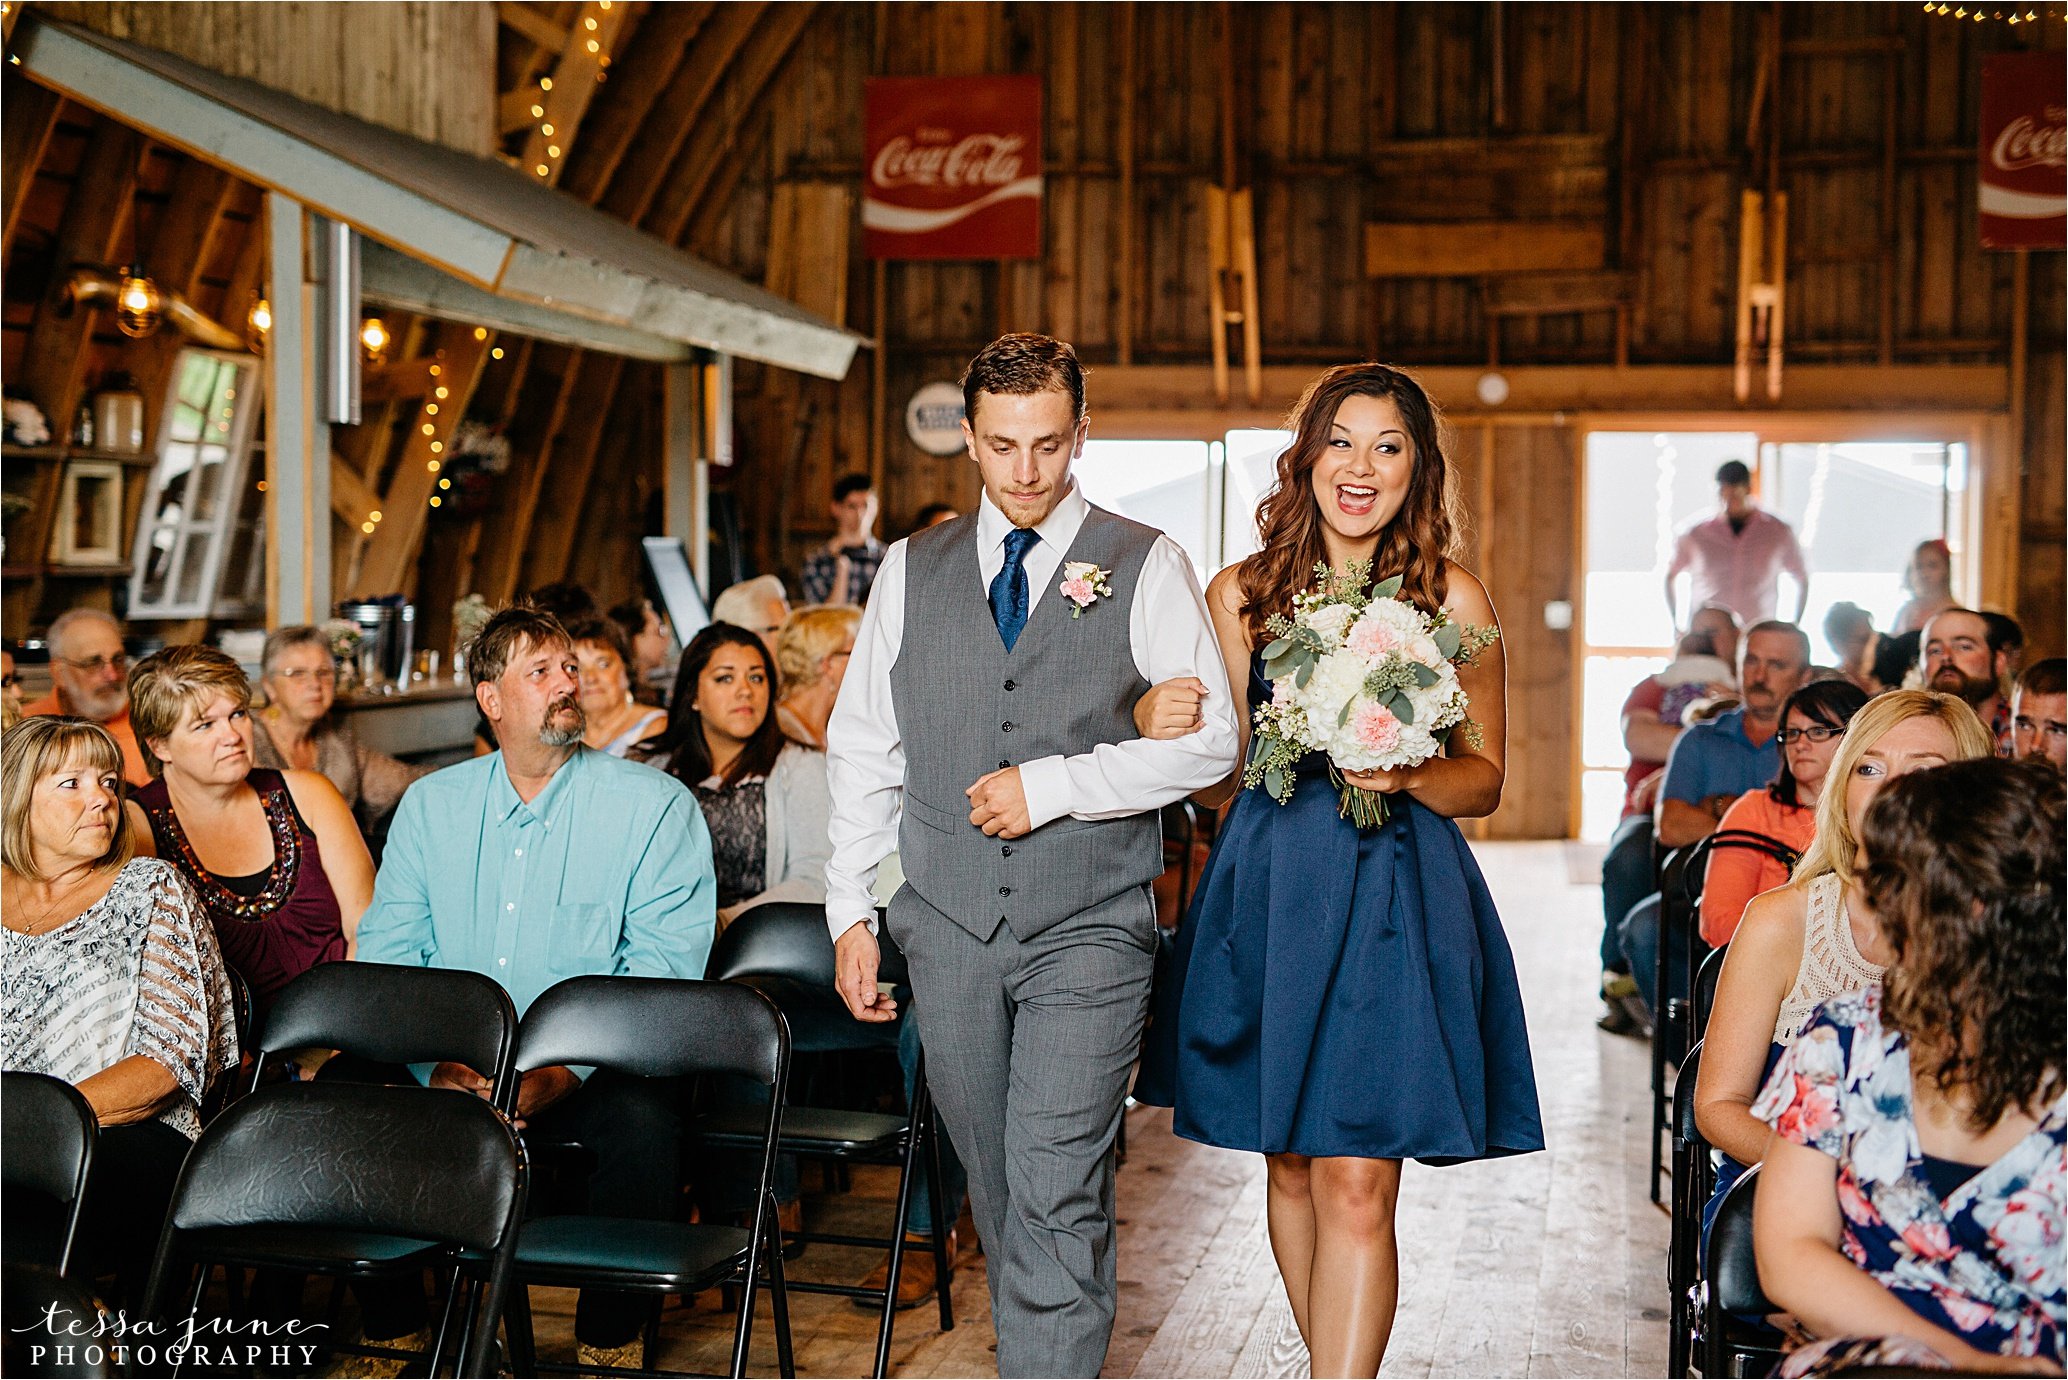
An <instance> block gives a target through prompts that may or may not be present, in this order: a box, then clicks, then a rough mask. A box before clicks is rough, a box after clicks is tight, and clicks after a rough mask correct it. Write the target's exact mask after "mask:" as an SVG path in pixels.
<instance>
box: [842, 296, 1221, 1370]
mask: <svg viewBox="0 0 2068 1380" xmlns="http://www.w3.org/2000/svg"><path fill="white" fill-rule="evenodd" d="M962 393H963V403H964V409H965V419H964V422H963V435H964V438H965V440H966V442H967V445H968V447H969V453H970V457H971V458H972V459H973V460H975V461H976V463H977V467H978V469H979V471H980V472H981V474H982V477H983V485H984V496H983V501H982V503H981V505H980V506H979V509H978V511H977V512H975V513H973V514H970V515H968V516H965V517H960V518H957V519H955V520H953V521H951V522H946V523H943V524H941V525H940V526H937V527H932V528H928V529H926V530H924V531H921V532H918V533H915V534H914V535H913V536H911V537H910V538H908V539H906V540H905V541H901V542H899V543H897V544H896V545H895V546H892V547H891V548H890V550H889V551H888V552H887V553H886V555H885V558H884V562H883V566H882V569H881V570H880V571H879V572H878V574H877V577H876V586H875V592H874V595H873V597H872V598H871V599H870V601H869V607H868V610H867V612H866V613H865V614H864V615H863V618H862V626H861V631H860V633H859V635H858V636H857V638H856V641H855V649H854V654H853V658H852V660H851V661H850V662H849V664H848V671H847V677H846V680H845V681H844V682H843V684H842V686H841V691H840V698H839V700H838V702H837V703H836V704H835V706H834V709H833V716H832V720H831V723H830V724H829V726H828V729H827V757H828V768H829V776H830V778H831V785H832V793H833V821H832V830H831V832H832V842H833V859H832V862H831V863H830V864H829V865H828V867H827V869H826V882H827V902H826V915H827V922H828V924H829V926H830V928H831V930H832V932H833V936H834V942H835V951H836V954H837V958H838V963H839V974H840V976H839V986H840V994H841V997H842V998H843V999H844V1000H845V1001H846V1003H847V1005H848V1008H849V1009H850V1010H851V1011H852V1012H853V1013H854V1015H855V1017H856V1019H858V1020H863V1021H889V1020H894V1019H896V1015H897V1013H896V1010H895V1004H894V1003H893V1002H892V1001H891V1000H890V999H889V998H888V997H886V996H882V995H879V994H878V992H877V986H876V971H877V962H878V954H879V950H878V947H877V942H876V936H875V925H876V911H875V905H874V902H873V901H872V900H871V897H870V885H871V883H872V881H873V879H874V876H875V872H876V867H877V864H878V863H879V862H880V861H881V860H882V859H883V858H884V857H885V856H887V855H888V854H889V853H890V852H891V851H892V850H893V849H896V850H898V851H899V854H900V858H901V861H902V863H903V866H904V872H905V885H904V886H903V887H902V888H901V889H900V890H899V891H898V893H897V895H896V896H895V897H893V898H892V900H891V904H890V912H889V922H888V923H889V926H890V929H891V932H892V935H893V937H894V938H895V939H896V940H897V942H898V944H899V946H900V947H901V948H903V950H904V952H905V956H906V958H907V960H908V962H909V964H910V969H911V980H912V992H913V1002H914V1011H913V1016H914V1018H915V1019H917V1020H918V1021H919V1023H920V1024H919V1029H920V1034H921V1036H922V1037H923V1038H924V1039H925V1042H926V1047H927V1076H928V1081H929V1083H930V1084H931V1086H932V1089H933V1093H934V1097H935V1100H936V1101H937V1102H938V1103H939V1106H940V1109H941V1119H942V1121H943V1123H944V1124H945V1125H946V1127H947V1128H948V1131H949V1134H950V1136H951V1137H952V1138H953V1140H954V1142H955V1149H956V1152H957V1153H958V1155H960V1157H961V1159H962V1161H963V1164H964V1165H965V1166H966V1167H967V1169H968V1171H969V1188H970V1198H971V1207H972V1210H973V1211H974V1213H975V1215H976V1220H977V1228H978V1231H979V1233H980V1234H981V1235H982V1237H983V1239H984V1247H985V1252H986V1255H987V1257H988V1263H989V1267H990V1279H991V1305H992V1317H993V1320H994V1322H995V1323H996V1326H997V1332H998V1371H999V1374H1000V1375H1004V1376H1018V1375H1054V1376H1075V1375H1082V1376H1094V1375H1097V1374H1098V1372H1099V1368H1100V1366H1101V1365H1102V1364H1103V1362H1104V1360H1105V1355H1106V1346H1107V1343H1108V1341H1109V1340H1110V1338H1111V1336H1112V1329H1113V1313H1114V1305H1115V1301H1116V1297H1117V1287H1116V1283H1115V1280H1116V1275H1115V1266H1114V1223H1113V1155H1112V1150H1113V1141H1114V1135H1115V1133H1116V1131H1117V1130H1118V1128H1119V1124H1120V1115H1121V1108H1122V1105H1123V1102H1124V1100H1125V1096H1126V1089H1127V1077H1128V1072H1129V1069H1130V1068H1131V1066H1132V1064H1133V1062H1134V1058H1135V1055H1136V1052H1137V1050H1138V1048H1139V1046H1140V1043H1141V1033H1142V1022H1143V1019H1144V1017H1145V1015H1146V1011H1147V1003H1148V996H1149V977H1150V970H1151V960H1152V955H1153V953H1154V951H1155V944H1156V916H1155V907H1154V904H1153V902H1152V901H1151V899H1150V894H1149V883H1150V882H1151V881H1152V880H1153V879H1154V878H1155V877H1156V876H1157V875H1158V874H1159V873H1160V872H1161V871H1162V868H1163V844H1162V830H1161V826H1160V823H1159V819H1158V815H1157V811H1159V810H1160V809H1161V808H1162V807H1163V806H1164V805H1166V804H1168V803H1170V802H1171V801H1174V800H1179V799H1182V798H1183V797H1184V796H1186V795H1188V794H1190V793H1191V792H1193V791H1196V790H1199V789H1201V788H1203V787H1206V786H1209V785H1212V784H1214V783H1216V782H1218V781H1221V780H1222V779H1224V778H1225V777H1226V776H1227V774H1228V772H1229V771H1230V770H1232V769H1233V766H1234V762H1235V754H1236V741H1237V737H1236V726H1235V721H1234V714H1233V712H1232V709H1231V706H1230V697H1229V693H1228V684H1227V676H1226V673H1225V671H1224V669H1223V667H1222V663H1221V659H1220V654H1219V652H1218V650H1217V649H1216V646H1215V643H1214V637H1213V631H1212V628H1211V626H1210V625H1209V623H1208V621H1207V614H1206V606H1205V603H1204V601H1203V600H1202V599H1201V597H1200V593H1199V586H1198V583H1197V580H1196V578H1195V576H1194V575H1193V571H1192V565H1191V562H1190V560H1189V559H1188V558H1187V557H1186V555H1185V553H1184V552H1183V550H1182V549H1181V548H1179V547H1178V545H1177V544H1176V543H1175V542H1173V541H1171V540H1170V538H1168V537H1166V536H1164V535H1162V534H1161V533H1159V532H1157V531H1156V530H1155V529H1153V528H1148V527H1144V526H1141V525H1140V524H1138V523H1133V522H1129V521H1127V520H1126V519H1124V518H1120V517H1116V516H1114V515H1113V514H1111V513H1107V512H1105V511H1103V510H1101V509H1098V508H1094V507H1092V506H1091V505H1090V504H1089V503H1088V502H1086V501H1085V499H1084V496H1083V494H1082V493H1081V492H1080V491H1079V490H1078V488H1077V487H1076V485H1075V484H1074V483H1073V482H1072V480H1071V476H1070V467H1071V464H1072V462H1073V461H1075V460H1076V458H1077V457H1078V455H1079V454H1080V453H1081V452H1082V450H1083V447H1084V442H1085V438H1086V436H1087V435H1088V434H1089V431H1090V423H1089V420H1088V418H1087V417H1086V415H1085V408H1084V375H1083V370H1082V369H1081V367H1080V366H1079V365H1078V362H1077V356H1076V353H1075V352H1074V351H1073V350H1071V348H1070V347H1069V346H1068V345H1066V344H1064V343H1063V342H1061V341H1058V340H1052V339H1050V338H1048V337H1046V336H1039V335H1008V336H1004V337H1001V338H1000V339H998V340H996V341H993V342H992V343H991V344H990V345H988V346H986V347H985V349H984V350H983V352H982V353H980V354H979V355H978V356H977V357H976V358H975V359H974V360H973V361H971V363H970V366H969V370H968V372H967V373H965V374H964V375H963V380H962ZM908 628H909V629H911V630H913V631H914V633H915V637H914V640H913V642H912V643H911V645H910V646H909V647H908V646H907V645H906V631H907V629H908ZM1185 676H1191V677H1195V678H1197V680H1198V681H1199V682H1201V683H1202V684H1203V686H1204V687H1205V694H1204V699H1203V703H1202V706H1201V710H1200V713H1201V719H1202V727H1201V731H1199V732H1197V733H1194V734H1191V735H1189V736H1187V737H1184V738H1177V739H1171V740H1168V741H1151V740H1148V739H1143V738H1140V737H1138V736H1137V735H1136V732H1135V727H1134V721H1133V717H1132V710H1133V707H1134V704H1135V701H1136V700H1137V699H1138V698H1139V697H1140V696H1141V694H1142V693H1143V692H1144V691H1145V690H1147V689H1148V687H1149V686H1151V685H1154V684H1156V683H1158V682H1161V681H1164V680H1170V679H1173V678H1178V677H1185Z"/></svg>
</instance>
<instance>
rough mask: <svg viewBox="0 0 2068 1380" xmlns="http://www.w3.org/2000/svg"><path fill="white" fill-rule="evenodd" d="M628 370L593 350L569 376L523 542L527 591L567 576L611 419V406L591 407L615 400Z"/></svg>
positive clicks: (621, 360) (615, 357) (618, 359)
mask: <svg viewBox="0 0 2068 1380" xmlns="http://www.w3.org/2000/svg"><path fill="white" fill-rule="evenodd" d="M624 369H625V361H624V357H623V356H621V355H606V354H598V353H596V352H595V351H593V350H592V351H585V352H584V353H583V355H582V358H581V361H580V364H579V366H578V367H577V368H576V369H574V370H573V371H572V373H571V374H570V380H571V385H570V391H569V395H568V405H567V406H566V407H564V408H562V409H561V419H562V420H561V431H560V434H559V435H558V436H557V437H555V438H553V463H552V464H551V465H542V466H541V467H540V472H539V479H540V485H539V498H538V501H537V502H536V503H535V504H534V506H533V510H532V522H531V526H530V529H529V535H528V537H527V539H526V541H525V551H524V567H523V568H524V572H525V581H526V584H527V586H530V585H538V584H544V583H545V582H546V581H548V580H557V579H560V578H562V577H563V576H564V575H565V574H566V572H567V558H568V554H569V552H570V551H572V549H573V547H574V535H575V531H576V529H577V527H578V525H579V524H580V522H581V517H582V507H583V505H584V503H586V502H587V501H588V500H589V481H590V479H591V478H592V477H593V476H594V474H595V472H596V450H597V447H598V446H599V445H600V444H601V442H602V440H603V433H604V424H605V423H606V422H607V421H609V419H610V416H611V409H610V408H609V407H596V406H590V405H588V403H589V402H590V401H593V400H598V399H604V398H610V399H614V398H615V396H616V393H617V388H618V381H619V380H620V379H621V378H622V377H623V374H624ZM578 402H579V403H580V404H581V405H580V406H576V404H577V403H578Z"/></svg>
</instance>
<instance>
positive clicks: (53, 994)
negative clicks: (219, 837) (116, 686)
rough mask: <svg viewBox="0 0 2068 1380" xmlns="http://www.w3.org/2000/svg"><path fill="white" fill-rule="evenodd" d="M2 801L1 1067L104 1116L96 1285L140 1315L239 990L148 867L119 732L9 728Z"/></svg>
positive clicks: (98, 1153) (160, 871) (194, 906)
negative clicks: (104, 1282)
mask: <svg viewBox="0 0 2068 1380" xmlns="http://www.w3.org/2000/svg"><path fill="white" fill-rule="evenodd" d="M0 797H4V801H5V804H4V816H0V818H4V822H0V905H4V908H5V930H4V932H0V1067H4V1068H7V1069H10V1070H22V1071H26V1072H30V1073H42V1074H48V1075H50V1076H52V1077H54V1078H61V1079H63V1080H64V1081H65V1082H67V1083H70V1084H72V1085H73V1086H75V1087H76V1088H78V1090H79V1091H80V1092H81V1093H82V1094H83V1095H84V1096H85V1098H86V1100H87V1102H88V1104H89V1105H91V1106H92V1108H93V1111H94V1117H95V1119H96V1120H98V1121H99V1123H100V1127H101V1129H100V1135H99V1138H98V1142H97V1144H96V1146H95V1150H94V1157H93V1171H92V1177H91V1178H90V1179H89V1180H88V1182H87V1186H86V1199H85V1217H84V1219H83V1222H82V1224H81V1234H80V1238H79V1239H80V1242H81V1244H82V1245H83V1247H84V1249H85V1254H86V1270H87V1273H86V1275H85V1277H86V1278H91V1277H92V1275H93V1274H94V1273H97V1272H100V1271H103V1270H112V1271H113V1272H115V1274H116V1276H117V1278H118V1280H119V1281H120V1292H121V1293H122V1294H123V1295H127V1296H128V1297H129V1298H130V1299H131V1300H134V1298H135V1296H136V1295H137V1294H138V1293H140V1292H141V1287H142V1285H143V1278H144V1271H145V1269H146V1268H148V1266H149V1265H150V1260H151V1251H152V1248H153V1247H154V1246H155V1245H156V1244H157V1240H158V1226H159V1223H160V1222H161V1221H162V1220H163V1219H164V1216H165V1206H166V1204H167V1203H168V1202H169V1201H170V1200H171V1197H172V1185H173V1179H174V1177H175V1176H176V1175H177V1174H178V1173H179V1167H180V1163H181V1161H183V1160H184V1159H185V1158H186V1153H187V1148H188V1145H189V1143H190V1142H191V1141H192V1140H193V1138H194V1136H195V1135H196V1134H198V1133H199V1131H200V1129H201V1123H200V1120H199V1116H198V1109H199V1107H200V1103H201V1098H202V1095H203V1094H204V1093H205V1092H206V1091H207V1090H208V1085H209V1084H210V1082H212V1081H213V1080H214V1079H215V1077H216V1076H217V1075H218V1074H220V1073H222V1072H223V1071H224V1070H226V1069H229V1068H231V1067H233V1066H235V1064H236V1062H237V1035H236V1028H235V1024H234V1022H233V1020H232V1017H231V1002H230V984H229V979H228V978H227V977H225V976H224V973H223V960H222V955H221V953H220V952H219V950H218V949H217V946H216V940H215V933H214V931H213V929H212V928H211V927H210V926H209V924H208V922H207V920H206V919H205V918H204V917H203V914H202V911H201V906H200V904H199V902H197V901H196V899H195V897H194V893H193V892H192V891H191V890H189V889H188V887H187V884H186V883H185V882H184V881H182V880H181V879H180V875H179V873H178V871H177V870H175V869H174V868H173V867H172V866H170V865H169V864H167V863H164V862H160V861H159V860H158V859H156V858H148V857H142V858H140V857H135V856H133V853H134V851H135V842H136V840H135V836H134V831H135V827H136V826H135V823H134V821H133V820H132V818H131V817H130V816H129V815H128V814H127V813H126V812H125V811H124V810H123V808H122V749H121V748H120V747H119V746H117V745H116V742H115V740H114V739H113V738H112V737H110V736H109V734H108V731H107V730H106V729H104V728H102V727H101V726H100V725H99V724H97V723H93V722H91V721H90V720H87V719H77V718H71V717H69V716H60V715H39V716H36V717H33V718H28V719H24V720H23V721H22V722H21V723H19V724H17V725H15V726H14V727H13V728H10V729H8V730H7V731H6V732H5V734H4V735H0ZM12 1210H13V1209H12V1207H11V1208H10V1211H12ZM9 1229H10V1230H9V1234H10V1236H12V1235H13V1231H14V1223H13V1222H12V1221H10V1223H9Z"/></svg>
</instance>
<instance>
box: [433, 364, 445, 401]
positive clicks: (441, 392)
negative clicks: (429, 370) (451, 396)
mask: <svg viewBox="0 0 2068 1380" xmlns="http://www.w3.org/2000/svg"><path fill="white" fill-rule="evenodd" d="M433 372H436V371H435V370H434V371H433ZM431 393H432V396H433V397H435V398H437V399H438V401H440V402H444V401H445V398H446V388H445V385H444V384H442V383H441V384H439V385H438V386H437V387H436V388H434V389H432V390H431Z"/></svg>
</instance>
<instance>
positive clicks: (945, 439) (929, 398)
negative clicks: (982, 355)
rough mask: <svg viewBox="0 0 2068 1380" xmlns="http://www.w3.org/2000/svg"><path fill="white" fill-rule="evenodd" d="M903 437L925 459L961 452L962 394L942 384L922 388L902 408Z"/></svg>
mask: <svg viewBox="0 0 2068 1380" xmlns="http://www.w3.org/2000/svg"><path fill="white" fill-rule="evenodd" d="M905 434H906V435H907V436H910V437H911V438H912V444H913V445H915V446H917V447H919V448H920V449H921V450H923V451H925V452H926V453H927V454H928V455H954V454H956V453H957V452H959V451H960V450H962V448H963V446H962V390H961V389H960V388H959V387H957V386H956V385H954V384H952V383H948V382H945V381H943V382H938V383H929V384H926V385H924V386H922V387H921V388H920V390H919V391H918V392H916V393H914V394H913V395H912V401H910V402H908V403H906V404H905Z"/></svg>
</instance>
